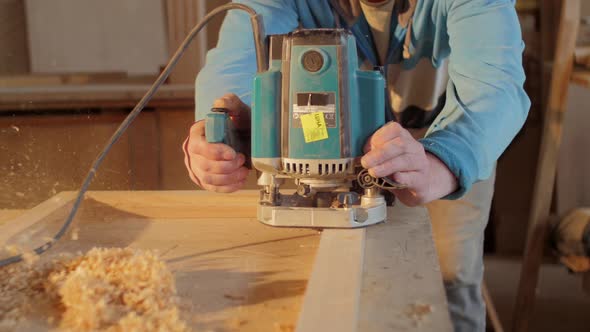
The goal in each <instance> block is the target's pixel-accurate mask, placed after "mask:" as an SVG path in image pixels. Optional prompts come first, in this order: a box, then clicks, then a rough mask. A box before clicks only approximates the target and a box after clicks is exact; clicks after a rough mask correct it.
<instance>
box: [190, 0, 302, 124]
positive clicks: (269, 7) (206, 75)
mask: <svg viewBox="0 0 590 332" xmlns="http://www.w3.org/2000/svg"><path fill="white" fill-rule="evenodd" d="M233 2H239V3H242V4H245V5H248V6H250V7H252V8H253V9H254V10H255V11H256V12H257V13H259V14H261V15H262V19H263V24H264V29H265V32H266V35H270V34H282V33H287V32H290V31H292V30H294V29H295V28H296V27H297V25H298V17H297V11H296V8H295V4H294V3H293V1H286V0H241V1H233ZM255 73H256V52H255V49H254V37H253V36H252V26H251V23H250V17H249V16H248V14H247V13H245V12H243V11H240V10H230V11H229V12H228V14H227V16H226V17H225V19H224V21H223V24H222V26H221V30H220V32H219V40H218V42H217V46H216V47H215V48H213V49H211V50H210V51H209V52H208V53H207V58H206V63H205V66H204V67H203V68H202V69H201V71H200V72H199V74H198V75H197V79H196V82H195V118H196V120H197V121H198V120H201V119H203V118H204V117H205V115H206V114H207V112H208V111H209V109H210V108H211V106H212V105H213V101H214V100H215V99H217V98H219V97H221V96H223V95H224V94H226V93H234V94H236V95H237V96H238V97H240V99H242V101H243V102H244V103H246V104H248V105H249V104H250V94H251V90H252V84H253V79H254V75H255Z"/></svg>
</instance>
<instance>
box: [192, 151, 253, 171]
mask: <svg viewBox="0 0 590 332" xmlns="http://www.w3.org/2000/svg"><path fill="white" fill-rule="evenodd" d="M193 156H194V157H193V158H192V160H191V164H193V165H194V166H193V167H194V168H195V169H198V170H199V171H200V172H203V173H211V174H229V173H232V172H235V171H236V170H238V169H239V168H240V167H241V166H243V165H244V162H245V161H246V157H245V156H244V155H243V154H241V153H239V154H238V155H237V156H236V158H234V159H233V160H229V161H226V160H222V161H217V160H209V159H207V158H205V157H203V156H201V155H193Z"/></svg>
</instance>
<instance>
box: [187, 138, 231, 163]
mask: <svg viewBox="0 0 590 332" xmlns="http://www.w3.org/2000/svg"><path fill="white" fill-rule="evenodd" d="M188 152H189V154H196V155H201V156H203V157H205V158H207V159H209V160H227V161H230V160H234V159H235V158H236V151H235V150H234V149H232V148H231V147H230V146H229V145H226V144H223V143H208V142H207V140H206V139H205V137H196V138H194V137H191V139H190V141H189V143H188Z"/></svg>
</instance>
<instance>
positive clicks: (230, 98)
mask: <svg viewBox="0 0 590 332" xmlns="http://www.w3.org/2000/svg"><path fill="white" fill-rule="evenodd" d="M213 107H217V108H226V109H228V110H229V111H230V116H232V117H233V118H234V120H236V121H235V123H236V125H237V126H238V128H239V127H240V126H241V127H244V126H249V124H250V123H249V122H250V118H249V115H250V108H249V107H248V106H247V105H245V104H244V103H243V102H242V101H241V100H240V99H239V98H238V97H237V96H236V95H234V94H228V95H225V96H223V97H221V98H220V99H217V100H216V101H215V102H214V104H213ZM183 150H184V164H185V166H186V168H187V170H188V174H189V176H190V178H191V180H193V182H194V183H196V184H197V185H199V186H200V187H202V188H203V189H205V190H209V191H214V192H220V193H231V192H234V191H236V190H238V189H240V188H242V187H243V186H244V183H245V182H246V178H247V177H248V173H249V170H248V169H247V168H246V167H244V163H245V161H246V157H245V156H244V155H243V154H242V153H236V151H235V150H234V149H232V148H231V147H230V146H228V145H226V144H223V143H208V142H207V139H206V138H205V121H198V122H196V123H195V124H193V126H192V127H191V129H190V133H189V137H188V138H187V139H186V140H185V141H184V144H183Z"/></svg>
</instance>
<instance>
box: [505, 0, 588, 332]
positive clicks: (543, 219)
mask: <svg viewBox="0 0 590 332" xmlns="http://www.w3.org/2000/svg"><path fill="white" fill-rule="evenodd" d="M579 24H580V0H564V1H563V4H562V9H561V20H560V23H559V30H558V34H557V43H556V50H555V61H554V65H553V73H552V79H551V88H550V90H549V92H550V93H549V101H548V105H547V109H546V112H545V123H544V127H543V135H542V139H541V148H540V155H539V162H538V165H537V173H536V176H537V179H536V181H535V187H534V190H533V199H532V205H531V214H530V217H529V223H528V224H529V226H528V227H529V228H528V234H527V243H526V247H525V252H524V256H523V259H524V261H523V264H522V269H521V273H520V282H519V287H518V294H517V298H516V305H515V308H514V310H515V311H514V321H513V326H512V328H513V331H514V332H525V331H528V323H529V320H530V319H531V317H532V313H533V307H534V303H535V291H536V288H537V282H538V278H539V269H540V265H541V259H542V257H543V250H544V248H545V244H546V239H547V236H546V234H547V228H548V225H549V212H550V207H551V198H552V194H553V189H554V184H555V171H556V168H557V159H558V153H559V145H560V143H561V136H562V124H563V115H564V112H565V110H566V108H567V93H568V88H569V82H570V78H571V73H572V67H573V60H574V49H575V45H576V38H577V32H578V27H579Z"/></svg>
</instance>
